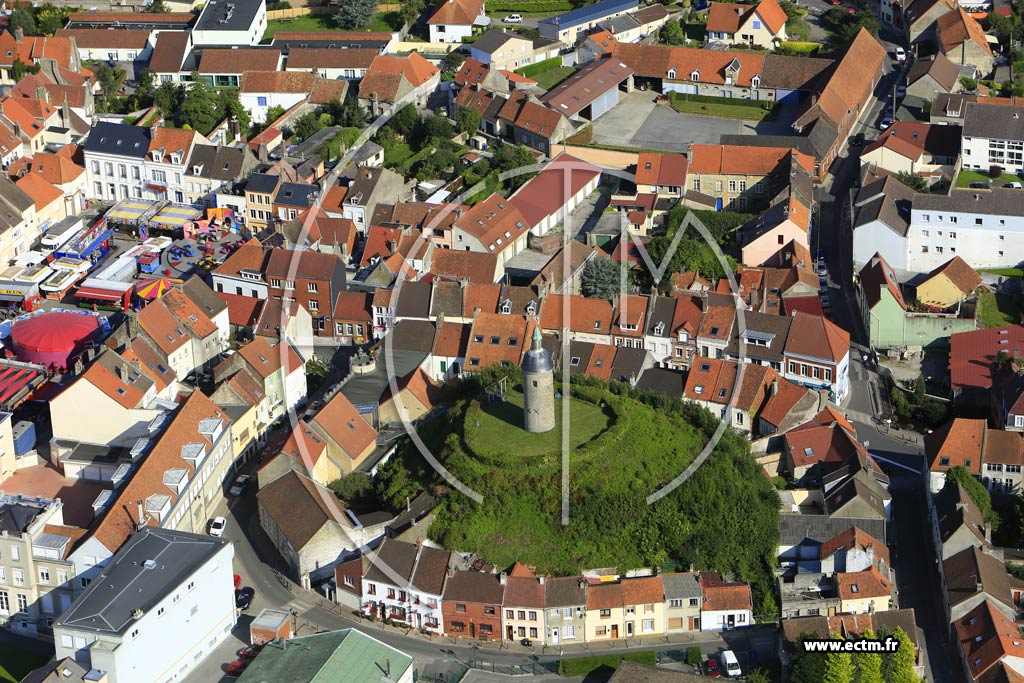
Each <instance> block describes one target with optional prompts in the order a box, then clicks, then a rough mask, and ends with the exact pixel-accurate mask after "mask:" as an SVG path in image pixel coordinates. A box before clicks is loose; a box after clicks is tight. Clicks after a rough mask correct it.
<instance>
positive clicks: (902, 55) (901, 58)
mask: <svg viewBox="0 0 1024 683" xmlns="http://www.w3.org/2000/svg"><path fill="white" fill-rule="evenodd" d="M892 53H893V55H894V56H895V57H896V61H897V62H899V63H900V64H902V63H903V62H905V61H907V51H906V50H904V49H903V48H902V47H897V48H896V49H895V50H893V51H892Z"/></svg>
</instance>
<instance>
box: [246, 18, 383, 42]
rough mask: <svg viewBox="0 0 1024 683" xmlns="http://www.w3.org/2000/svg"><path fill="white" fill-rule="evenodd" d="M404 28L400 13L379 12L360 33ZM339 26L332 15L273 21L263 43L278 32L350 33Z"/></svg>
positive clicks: (270, 22)
mask: <svg viewBox="0 0 1024 683" xmlns="http://www.w3.org/2000/svg"><path fill="white" fill-rule="evenodd" d="M401 28H402V20H401V18H400V17H399V15H398V12H379V13H377V14H374V15H373V18H372V19H370V22H369V23H368V24H367V25H366V26H363V27H362V28H359V29H355V30H359V31H386V32H390V31H398V30H400V29H401ZM348 30H350V29H344V28H341V27H340V26H338V24H337V22H335V21H334V17H332V16H330V15H313V14H307V15H306V16H304V17H292V18H290V19H273V20H271V21H268V22H267V31H266V33H264V34H263V42H264V43H269V42H270V39H271V38H273V37H274V34H275V33H277V32H278V31H301V32H303V33H316V32H319V31H348Z"/></svg>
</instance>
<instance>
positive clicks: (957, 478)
mask: <svg viewBox="0 0 1024 683" xmlns="http://www.w3.org/2000/svg"><path fill="white" fill-rule="evenodd" d="M950 482H956V483H958V484H960V485H961V486H963V487H964V491H966V492H967V495H968V496H970V497H971V500H972V501H973V502H974V504H975V505H977V506H978V510H979V511H980V512H981V517H982V519H984V520H985V523H986V524H988V525H989V527H991V529H992V531H993V532H995V531H996V529H998V527H999V521H1000V520H999V515H997V514H996V513H995V511H994V510H993V509H992V498H991V496H989V494H988V489H986V488H985V486H984V484H982V483H981V482H980V481H978V480H977V479H975V478H974V476H973V475H972V474H971V473H970V472H968V471H967V468H966V467H964V466H963V465H957V466H956V467H950V468H949V469H948V470H946V483H947V484H948V483H950Z"/></svg>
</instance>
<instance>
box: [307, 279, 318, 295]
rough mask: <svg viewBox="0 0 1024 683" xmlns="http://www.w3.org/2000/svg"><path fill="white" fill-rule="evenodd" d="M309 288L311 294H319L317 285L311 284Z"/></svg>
mask: <svg viewBox="0 0 1024 683" xmlns="http://www.w3.org/2000/svg"><path fill="white" fill-rule="evenodd" d="M308 287H309V293H310V294H316V293H317V283H315V282H310V283H309V285H308Z"/></svg>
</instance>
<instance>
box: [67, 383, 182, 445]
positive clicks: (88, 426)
mask: <svg viewBox="0 0 1024 683" xmlns="http://www.w3.org/2000/svg"><path fill="white" fill-rule="evenodd" d="M161 414H163V411H162V410H144V409H138V410H133V409H130V408H124V407H122V406H121V405H120V404H118V403H117V402H116V401H114V399H112V398H110V397H109V396H107V395H106V394H104V393H103V392H102V391H100V390H99V389H97V388H96V387H95V386H93V384H92V383H90V382H88V381H86V380H84V379H81V378H80V379H78V380H77V381H75V382H74V383H73V384H72V385H71V386H69V387H68V388H67V389H65V390H64V391H63V392H62V393H61V394H60V395H59V396H57V397H56V398H54V399H53V400H52V401H50V419H51V422H52V425H53V437H54V438H56V439H70V440H72V441H82V442H86V443H99V444H110V443H117V444H122V445H130V444H132V443H133V442H134V440H135V439H137V438H141V437H144V436H149V429H148V425H149V423H150V422H152V421H153V419H154V418H155V417H157V416H158V415H161Z"/></svg>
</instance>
